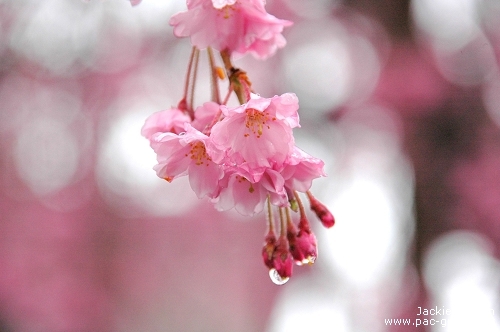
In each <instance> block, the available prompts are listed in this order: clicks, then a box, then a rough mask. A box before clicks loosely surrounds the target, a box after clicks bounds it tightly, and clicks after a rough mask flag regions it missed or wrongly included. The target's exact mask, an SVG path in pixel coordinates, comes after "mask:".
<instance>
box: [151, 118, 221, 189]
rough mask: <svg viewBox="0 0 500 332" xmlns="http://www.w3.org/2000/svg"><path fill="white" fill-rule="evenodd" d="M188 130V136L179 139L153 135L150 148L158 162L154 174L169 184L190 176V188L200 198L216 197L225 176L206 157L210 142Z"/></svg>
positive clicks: (190, 129) (167, 135)
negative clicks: (221, 179)
mask: <svg viewBox="0 0 500 332" xmlns="http://www.w3.org/2000/svg"><path fill="white" fill-rule="evenodd" d="M185 129H186V132H185V133H181V134H179V135H177V134H174V133H156V134H154V135H153V137H152V139H151V147H152V148H153V150H154V151H155V152H156V154H157V159H158V164H157V165H156V166H155V167H154V170H155V171H156V173H157V175H158V176H159V177H160V178H163V179H165V180H167V181H168V182H171V181H173V180H174V179H175V178H178V177H180V176H184V175H189V184H190V185H191V188H192V189H193V191H194V192H195V193H196V195H197V196H198V197H199V198H201V197H204V196H208V197H213V196H214V195H215V193H216V192H217V190H218V182H219V179H220V178H221V177H222V174H223V173H222V169H221V168H220V166H219V165H217V164H216V163H214V162H213V161H212V158H211V157H210V155H209V154H208V153H207V150H206V145H207V144H210V139H209V137H208V136H206V135H204V134H203V133H201V132H199V131H198V130H196V129H195V128H193V127H192V126H191V125H190V124H186V126H185Z"/></svg>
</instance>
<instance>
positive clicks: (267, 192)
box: [214, 167, 288, 215]
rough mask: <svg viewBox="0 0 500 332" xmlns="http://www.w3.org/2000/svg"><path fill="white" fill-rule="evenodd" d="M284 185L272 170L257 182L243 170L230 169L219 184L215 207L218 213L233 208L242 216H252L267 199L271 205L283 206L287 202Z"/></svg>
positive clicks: (279, 176) (268, 170) (277, 174)
mask: <svg viewBox="0 0 500 332" xmlns="http://www.w3.org/2000/svg"><path fill="white" fill-rule="evenodd" d="M284 185H285V180H284V179H283V177H282V176H281V175H280V174H279V173H278V172H276V171H274V170H272V169H267V170H266V171H265V172H264V173H263V174H261V175H260V177H259V180H258V181H254V180H253V179H252V176H251V175H250V174H248V173H247V172H245V171H244V170H243V169H239V168H238V167H231V168H230V169H227V170H226V171H225V175H224V178H223V179H222V180H221V181H220V183H219V187H220V193H219V195H218V197H217V198H216V199H215V200H214V203H215V207H216V208H217V209H218V210H220V211H225V210H229V209H232V208H234V209H235V210H236V211H238V212H239V213H241V214H243V215H253V214H255V213H259V212H261V211H262V209H263V208H264V205H265V202H266V200H267V199H268V197H269V199H270V200H271V203H272V204H274V205H278V206H285V205H286V204H287V203H288V201H287V195H286V192H285V188H284Z"/></svg>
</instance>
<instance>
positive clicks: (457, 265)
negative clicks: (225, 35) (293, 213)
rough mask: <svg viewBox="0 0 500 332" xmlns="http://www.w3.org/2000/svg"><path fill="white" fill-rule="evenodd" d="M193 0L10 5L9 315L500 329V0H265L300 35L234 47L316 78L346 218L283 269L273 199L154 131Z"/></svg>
mask: <svg viewBox="0 0 500 332" xmlns="http://www.w3.org/2000/svg"><path fill="white" fill-rule="evenodd" d="M184 9H185V3H184V2H183V1H181V0H175V1H174V0H143V1H142V3H141V4H140V5H138V6H136V7H132V6H131V5H130V3H129V2H128V1H125V0H91V1H90V2H84V1H81V0H44V1H37V0H22V1H20V0H3V1H2V0H0V331H9V332H10V331H220V332H224V331H228V332H229V331H242V332H252V331H270V332H281V331H283V332H284V331H286V332H293V331H338V332H343V331H346V332H347V331H353V332H358V331H370V332H383V331H458V332H461V331H487V332H489V331H500V314H499V313H500V261H499V259H500V75H499V70H498V66H499V59H500V20H499V19H498V17H500V2H499V1H498V0H412V1H404V0H382V1H371V0H345V1H341V0H315V1H303V0H268V1H267V10H268V12H270V13H271V14H273V15H275V16H277V17H279V18H283V19H289V20H292V21H294V22H295V24H294V25H293V26H292V27H290V28H287V29H286V30H285V33H284V35H285V37H286V38H287V41H288V44H287V46H286V47H285V48H284V49H282V50H279V51H278V53H277V54H276V55H275V56H274V57H272V58H270V59H268V60H266V61H258V60H254V59H252V58H251V57H244V58H242V59H238V60H237V61H236V64H237V65H238V66H239V67H240V68H242V69H243V70H245V71H247V73H248V75H249V77H250V79H251V80H252V82H253V86H254V89H255V90H256V91H257V92H258V93H260V94H261V95H262V96H266V97H270V96H273V95H275V94H282V93H284V92H295V93H296V94H297V95H298V97H299V100H300V106H301V109H300V116H301V125H302V128H300V129H298V130H297V131H296V133H295V135H296V140H297V144H298V145H299V146H300V147H302V148H304V149H305V150H306V151H308V152H309V153H311V154H313V155H315V156H316V157H319V158H322V159H323V160H324V161H325V163H326V171H327V173H328V175H329V176H328V177H327V178H324V179H319V180H318V181H316V182H315V183H314V186H313V191H314V192H315V193H316V196H317V197H318V198H319V199H321V200H322V201H323V202H324V203H325V204H326V205H328V207H329V208H330V209H331V210H332V212H333V213H334V215H335V216H336V219H337V224H336V225H335V227H333V228H332V229H330V230H326V229H324V228H322V227H320V226H321V225H320V224H319V223H316V224H313V227H314V230H315V233H316V235H317V237H318V242H319V257H318V260H317V261H316V264H315V265H314V266H306V267H301V268H296V269H295V271H294V276H293V277H292V278H291V280H290V281H289V282H288V283H287V284H285V285H284V286H276V285H274V284H273V283H272V282H271V281H270V279H269V276H268V273H267V270H266V268H265V267H264V265H263V263H262V261H261V255H260V251H261V247H262V244H263V237H264V233H265V230H266V224H265V216H264V214H261V215H257V216H255V217H252V218H247V217H242V216H239V215H238V214H237V213H236V212H231V211H230V212H225V213H220V212H217V211H215V210H214V209H213V207H212V206H211V204H210V203H209V202H206V201H204V200H201V201H200V200H198V199H197V198H196V197H195V195H194V194H193V193H192V192H191V190H190V188H189V184H188V183H187V182H186V181H185V179H179V180H176V181H174V182H173V183H171V184H169V183H167V182H165V181H162V180H160V179H158V178H157V177H156V175H155V173H154V171H153V170H152V166H153V165H154V164H155V157H154V153H153V152H152V151H151V149H150V148H149V146H148V142H147V140H146V139H144V138H142V137H141V136H140V128H141V126H142V124H143V122H144V120H145V118H146V117H147V116H148V115H149V114H151V113H153V112H155V111H158V110H161V109H166V108H168V107H170V106H173V105H176V104H177V102H178V101H179V99H180V98H181V95H182V88H183V80H184V74H185V70H186V67H187V63H188V57H189V53H190V45H189V41H188V40H186V39H182V40H178V39H176V38H175V37H174V36H173V34H172V29H171V27H170V26H169V25H168V20H169V18H170V16H171V15H172V14H174V13H176V12H178V11H181V10H184ZM201 60H202V61H201V64H200V71H199V80H200V82H206V84H205V83H204V84H201V83H199V84H198V87H197V89H198V90H197V93H198V94H197V102H202V101H204V100H205V99H207V96H209V93H210V91H209V89H208V86H209V84H208V82H209V81H208V79H209V77H208V71H207V70H206V68H207V63H206V62H207V61H206V58H205V57H202V59H201ZM221 86H224V83H223V84H222V85H221ZM311 221H314V220H313V218H312V217H311ZM419 307H420V308H434V307H438V308H446V309H450V310H451V311H453V312H454V313H458V312H460V313H463V314H461V315H456V314H455V315H436V316H426V317H424V316H422V315H418V313H419V309H418V308H419ZM458 316H459V317H458ZM425 318H427V319H435V321H434V324H430V321H429V324H427V326H426V325H424V322H423V319H425ZM388 319H410V320H411V321H410V325H403V324H399V325H396V323H393V322H392V323H390V324H389V323H388V321H387V320H388ZM417 319H421V321H420V324H418V320H417ZM417 325H420V326H417Z"/></svg>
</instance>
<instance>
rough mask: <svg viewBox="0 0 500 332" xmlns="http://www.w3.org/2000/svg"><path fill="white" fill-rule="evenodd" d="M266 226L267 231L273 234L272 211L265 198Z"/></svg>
mask: <svg viewBox="0 0 500 332" xmlns="http://www.w3.org/2000/svg"><path fill="white" fill-rule="evenodd" d="M267 225H268V231H269V232H273V233H274V218H273V209H272V206H271V200H270V199H269V197H268V198H267Z"/></svg>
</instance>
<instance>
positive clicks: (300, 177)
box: [281, 146, 326, 192]
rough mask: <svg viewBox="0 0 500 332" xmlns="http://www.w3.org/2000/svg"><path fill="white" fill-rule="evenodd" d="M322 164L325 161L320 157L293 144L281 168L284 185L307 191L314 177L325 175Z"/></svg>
mask: <svg viewBox="0 0 500 332" xmlns="http://www.w3.org/2000/svg"><path fill="white" fill-rule="evenodd" d="M324 166H325V163H324V162H323V161H322V160H321V159H318V158H315V157H313V156H311V155H309V154H307V153H306V152H304V151H302V150H301V149H299V148H298V147H296V146H295V147H294V148H293V150H292V153H291V154H290V156H289V157H288V159H287V161H286V162H285V164H284V165H283V169H282V170H281V175H282V176H283V178H284V179H285V187H286V188H287V189H289V190H296V191H300V192H306V191H308V190H309V189H310V188H311V185H312V181H313V180H314V179H316V178H319V177H321V176H326V174H325V171H324V170H323V168H324Z"/></svg>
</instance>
